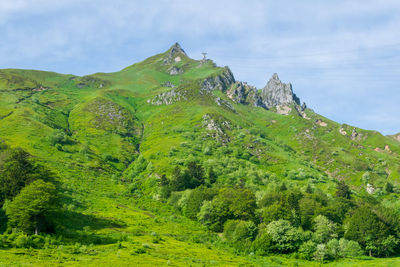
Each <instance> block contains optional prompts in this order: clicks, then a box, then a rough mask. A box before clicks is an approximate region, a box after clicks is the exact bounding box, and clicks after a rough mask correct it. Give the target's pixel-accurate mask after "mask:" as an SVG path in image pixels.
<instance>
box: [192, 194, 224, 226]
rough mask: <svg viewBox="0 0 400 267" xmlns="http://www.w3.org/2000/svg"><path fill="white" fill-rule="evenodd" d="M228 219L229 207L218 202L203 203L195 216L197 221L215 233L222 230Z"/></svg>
mask: <svg viewBox="0 0 400 267" xmlns="http://www.w3.org/2000/svg"><path fill="white" fill-rule="evenodd" d="M228 218H229V207H228V206H227V205H224V203H221V202H219V201H204V202H203V205H202V206H201V208H200V211H199V213H198V214H197V220H198V221H199V222H201V223H202V224H204V225H206V226H207V227H208V228H209V229H210V230H212V231H215V232H221V231H222V230H223V224H224V222H225V221H226V220H227V219H228Z"/></svg>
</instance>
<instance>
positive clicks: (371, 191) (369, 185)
mask: <svg viewBox="0 0 400 267" xmlns="http://www.w3.org/2000/svg"><path fill="white" fill-rule="evenodd" d="M365 190H366V191H367V193H368V194H373V193H375V188H374V186H373V185H372V184H367V188H366V189H365Z"/></svg>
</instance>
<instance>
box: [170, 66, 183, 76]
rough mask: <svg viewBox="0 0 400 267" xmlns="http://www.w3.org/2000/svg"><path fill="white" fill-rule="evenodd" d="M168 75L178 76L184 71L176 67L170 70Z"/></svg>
mask: <svg viewBox="0 0 400 267" xmlns="http://www.w3.org/2000/svg"><path fill="white" fill-rule="evenodd" d="M168 73H169V74H170V75H178V74H181V73H183V69H182V68H178V67H176V66H172V67H171V68H169V69H168Z"/></svg>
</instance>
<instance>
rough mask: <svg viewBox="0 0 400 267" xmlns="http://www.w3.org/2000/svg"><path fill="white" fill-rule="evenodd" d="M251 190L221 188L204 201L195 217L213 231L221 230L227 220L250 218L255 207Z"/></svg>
mask: <svg viewBox="0 0 400 267" xmlns="http://www.w3.org/2000/svg"><path fill="white" fill-rule="evenodd" d="M256 207H257V205H256V198H255V195H254V193H253V192H251V191H250V190H248V189H241V188H236V189H234V188H223V189H221V190H220V191H219V192H218V195H217V196H215V197H214V199H213V200H212V201H204V202H203V206H202V207H201V209H200V212H199V213H198V214H197V219H198V220H199V221H200V222H201V223H203V224H205V225H207V226H208V227H209V228H210V229H211V230H213V231H217V232H219V231H222V228H223V227H222V226H223V225H224V223H225V222H226V221H227V220H235V219H238V220H252V219H254V212H255V209H256Z"/></svg>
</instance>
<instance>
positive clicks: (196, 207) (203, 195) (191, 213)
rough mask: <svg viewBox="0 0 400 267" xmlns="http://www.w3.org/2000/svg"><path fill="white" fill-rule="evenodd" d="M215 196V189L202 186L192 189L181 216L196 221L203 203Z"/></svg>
mask: <svg viewBox="0 0 400 267" xmlns="http://www.w3.org/2000/svg"><path fill="white" fill-rule="evenodd" d="M216 194H217V191H216V190H215V189H212V188H207V187H204V186H199V187H197V188H195V189H193V190H192V191H191V192H190V194H189V197H188V199H187V201H186V205H185V206H184V207H182V212H183V214H184V215H185V216H186V217H188V218H190V219H196V217H197V214H198V213H199V211H200V208H201V206H202V204H203V202H204V201H206V200H212V199H213V198H214V196H215V195H216Z"/></svg>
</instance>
